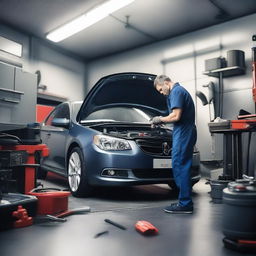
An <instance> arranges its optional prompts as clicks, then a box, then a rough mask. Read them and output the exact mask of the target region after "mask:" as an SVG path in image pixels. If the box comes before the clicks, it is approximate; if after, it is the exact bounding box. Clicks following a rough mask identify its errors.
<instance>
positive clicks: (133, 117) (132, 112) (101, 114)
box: [81, 107, 155, 123]
mask: <svg viewBox="0 0 256 256" xmlns="http://www.w3.org/2000/svg"><path fill="white" fill-rule="evenodd" d="M153 116H155V114H154V113H153V112H150V111H149V110H144V109H143V110H142V109H139V108H135V107H111V108H105V109H101V110H97V111H95V112H93V113H91V114H90V115H88V116H87V117H86V119H84V120H82V121H81V122H82V123H87V122H92V121H93V122H95V121H99V122H100V121H102V122H103V121H107V122H129V123H130V122H131V123H135V122H139V123H148V122H149V120H150V119H151V118H152V117H153Z"/></svg>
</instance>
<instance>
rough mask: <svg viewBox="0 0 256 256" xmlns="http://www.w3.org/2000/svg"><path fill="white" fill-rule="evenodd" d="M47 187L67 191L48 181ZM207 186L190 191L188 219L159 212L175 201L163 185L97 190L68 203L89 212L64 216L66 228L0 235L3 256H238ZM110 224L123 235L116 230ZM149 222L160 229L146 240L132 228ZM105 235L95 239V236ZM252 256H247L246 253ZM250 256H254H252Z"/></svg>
mask: <svg viewBox="0 0 256 256" xmlns="http://www.w3.org/2000/svg"><path fill="white" fill-rule="evenodd" d="M43 183H44V184H45V187H61V188H65V187H66V182H65V181H63V180H62V179H59V178H57V177H55V176H50V175H49V177H48V178H47V180H46V181H44V182H43ZM208 191H210V187H209V185H205V180H204V179H202V180H201V181H200V182H199V183H198V184H196V185H195V186H194V189H193V200H194V206H195V210H194V213H193V214H192V215H189V214H188V215H184V214H181V215H172V214H167V213H165V212H164V211H163V207H164V206H166V205H169V204H170V203H171V202H174V201H175V198H176V195H175V194H174V193H172V192H171V190H170V189H169V187H168V186H167V185H148V186H138V187H132V188H115V189H99V190H98V191H97V193H95V195H94V196H93V197H91V198H74V197H72V196H71V197H70V198H69V208H76V207H82V206H90V207H91V212H90V213H88V214H83V215H73V216H69V217H67V219H68V220H67V222H65V223H52V222H51V223H44V224H36V225H33V226H30V227H26V228H20V229H12V230H7V231H3V232H0V255H1V256H13V255H18V256H59V255H60V256H80V255H81V256H86V255H90V256H103V255H104V256H106V255H107V256H108V255H111V256H126V255H127V256H128V255H129V256H130V255H135V256H137V255H138V256H144V255H145V256H151V255H152V256H156V255H157V256H165V255H166V256H167V255H168V256H169V255H174V256H185V255H189V256H194V255H195V256H198V255H207V256H216V255H218V256H222V255H232V256H235V255H241V254H240V253H237V252H234V251H231V250H228V249H226V248H224V246H223V243H222V238H223V235H222V232H221V221H222V218H221V217H222V204H213V203H212V202H211V198H210V196H209V194H208ZM106 218H107V219H111V220H113V221H116V222H118V223H120V224H122V225H123V226H125V227H127V230H121V229H118V228H116V227H114V226H112V225H110V224H108V223H105V222H104V219H106ZM138 220H147V221H149V222H151V223H152V224H154V225H155V226H156V227H157V228H158V229H159V234H158V235H157V236H151V237H144V236H142V235H141V234H139V233H138V232H137V231H136V230H135V229H134V225H135V223H136V222H137V221H138ZM105 230H108V231H109V233H107V234H105V235H103V236H100V237H98V238H94V235H95V234H96V233H98V232H102V231H105ZM246 255H250V254H246ZM251 255H253V254H251Z"/></svg>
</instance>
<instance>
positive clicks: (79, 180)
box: [68, 147, 92, 197]
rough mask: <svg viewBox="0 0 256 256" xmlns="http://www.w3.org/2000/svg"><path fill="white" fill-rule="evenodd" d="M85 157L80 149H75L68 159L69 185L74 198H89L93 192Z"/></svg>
mask: <svg viewBox="0 0 256 256" xmlns="http://www.w3.org/2000/svg"><path fill="white" fill-rule="evenodd" d="M84 162H85V161H84V156H83V153H82V151H81V149H80V148H78V147H75V148H73V149H72V151H71V152H70V154H69V158H68V184H69V188H70V191H71V193H72V195H73V196H76V197H81V196H88V195H89V194H90V193H91V192H92V188H91V186H90V185H89V184H88V181H87V179H86V173H85V164H84Z"/></svg>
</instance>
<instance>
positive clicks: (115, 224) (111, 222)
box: [104, 219, 126, 230]
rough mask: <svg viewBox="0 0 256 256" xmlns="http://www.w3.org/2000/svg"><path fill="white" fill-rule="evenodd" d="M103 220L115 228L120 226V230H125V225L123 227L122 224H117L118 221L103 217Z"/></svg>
mask: <svg viewBox="0 0 256 256" xmlns="http://www.w3.org/2000/svg"><path fill="white" fill-rule="evenodd" d="M104 221H105V222H107V223H109V224H112V225H113V226H116V227H117V228H120V229H122V230H126V227H124V226H122V225H120V224H118V223H116V222H114V221H112V220H109V219H105V220H104Z"/></svg>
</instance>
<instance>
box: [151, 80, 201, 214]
mask: <svg viewBox="0 0 256 256" xmlns="http://www.w3.org/2000/svg"><path fill="white" fill-rule="evenodd" d="M154 86H155V88H156V90H157V91H158V92H159V93H161V94H163V95H165V96H167V99H168V100H167V104H168V110H169V115H168V116H155V117H154V118H153V119H152V120H151V122H152V125H158V124H163V123H173V138H172V139H173V141H172V170H173V176H174V180H175V183H176V185H177V187H178V188H179V198H178V199H179V202H178V203H175V204H171V205H170V206H167V207H166V208H165V209H164V211H165V212H167V213H192V212H193V202H192V198H191V191H192V186H191V177H190V172H191V166H192V157H193V148H194V145H195V143H196V139H197V132H196V126H195V106H194V103H193V100H192V97H191V95H190V94H189V93H188V91H187V90H186V89H185V88H184V87H182V86H181V85H180V84H179V83H174V82H172V81H171V79H170V78H169V77H168V76H166V75H160V76H157V77H156V78H155V81H154Z"/></svg>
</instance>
